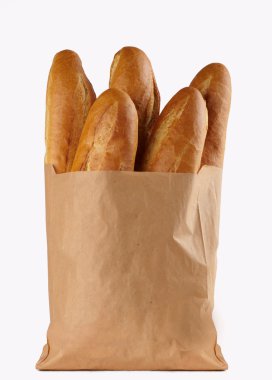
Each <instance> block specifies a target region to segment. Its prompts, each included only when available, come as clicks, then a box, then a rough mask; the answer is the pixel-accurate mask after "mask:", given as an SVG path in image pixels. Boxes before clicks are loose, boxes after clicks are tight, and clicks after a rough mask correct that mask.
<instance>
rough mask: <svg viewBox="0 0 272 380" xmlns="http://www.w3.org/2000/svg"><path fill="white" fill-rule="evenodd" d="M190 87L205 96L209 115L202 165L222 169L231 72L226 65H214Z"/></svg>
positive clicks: (229, 100)
mask: <svg viewBox="0 0 272 380" xmlns="http://www.w3.org/2000/svg"><path fill="white" fill-rule="evenodd" d="M190 86H192V87H195V88H197V89H198V90H199V91H200V92H201V94H202V95H203V97H204V99H205V100H206V103H207V109H208V115H209V125H208V132H207V137H206V142H205V146H204V151H203V155H202V161H201V165H214V166H218V167H222V166H223V161H224V151H225V141H226V130H227V123H228V116H229V110H230V102H231V80H230V75H229V72H228V70H227V69H226V67H225V66H224V65H222V64H220V63H212V64H210V65H208V66H206V67H204V68H203V69H202V70H201V71H200V72H199V73H198V74H197V75H196V77H195V78H194V79H193V81H192V82H191V84H190Z"/></svg>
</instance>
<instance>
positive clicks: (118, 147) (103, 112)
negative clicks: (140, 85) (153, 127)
mask: <svg viewBox="0 0 272 380" xmlns="http://www.w3.org/2000/svg"><path fill="white" fill-rule="evenodd" d="M137 142H138V115H137V111H136V108H135V105H134V103H133V102H132V100H131V99H130V97H129V95H128V94H127V93H125V92H124V91H121V90H117V89H109V90H107V91H105V92H103V93H102V94H101V95H100V96H99V97H98V98H97V100H96V101H95V102H94V104H93V106H92V107H91V109H90V111H89V114H88V117H87V120H86V122H85V125H84V128H83V131H82V135H81V138H80V141H79V145H78V149H77V152H76V155H75V159H74V163H73V166H72V171H80V170H134V164H135V156H136V151H137Z"/></svg>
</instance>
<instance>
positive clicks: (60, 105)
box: [45, 50, 95, 173]
mask: <svg viewBox="0 0 272 380" xmlns="http://www.w3.org/2000/svg"><path fill="white" fill-rule="evenodd" d="M94 100H95V93H94V90H93V87H92V85H91V83H90V82H89V80H88V78H87V77H86V75H85V73H84V70H83V68H82V64H81V60H80V58H79V56H78V55H77V54H76V53H75V52H73V51H70V50H64V51H61V52H59V53H57V54H56V55H55V57H54V60H53V63H52V66H51V70H50V73H49V78H48V84H47V94H46V122H45V124H46V127H45V143H46V155H45V163H47V164H52V165H53V166H54V168H55V171H56V173H64V172H67V171H70V169H71V166H72V163H73V160H74V156H75V153H76V149H77V145H78V142H79V138H80V135H81V132H82V129H83V125H84V123H85V120H86V117H87V115H88V112H89V109H90V106H91V105H92V103H93V102H94Z"/></svg>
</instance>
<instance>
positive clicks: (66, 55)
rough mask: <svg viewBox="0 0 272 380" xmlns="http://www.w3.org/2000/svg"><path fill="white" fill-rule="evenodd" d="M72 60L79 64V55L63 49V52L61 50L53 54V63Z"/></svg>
mask: <svg viewBox="0 0 272 380" xmlns="http://www.w3.org/2000/svg"><path fill="white" fill-rule="evenodd" d="M74 58H76V59H78V60H79V61H80V62H81V59H80V58H79V55H78V54H77V53H76V52H75V51H73V50H69V49H65V50H61V51H59V52H57V53H56V54H55V56H54V61H56V60H68V59H74Z"/></svg>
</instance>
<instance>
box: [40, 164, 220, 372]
mask: <svg viewBox="0 0 272 380" xmlns="http://www.w3.org/2000/svg"><path fill="white" fill-rule="evenodd" d="M221 175H222V170H221V169H219V168H215V167H209V166H204V167H203V168H202V169H201V170H200V172H199V173H198V174H182V173H179V174H177V173H145V172H142V173H140V172H76V173H65V174H56V173H55V172H54V169H53V167H52V166H50V165H46V166H45V179H46V219H47V220H46V221H47V243H48V277H49V301H50V326H49V329H48V333H47V344H46V345H45V346H44V349H43V352H42V355H41V357H40V360H39V361H38V363H37V365H36V367H37V368H38V369H40V370H224V369H226V368H227V364H226V362H225V360H224V358H223V356H222V354H221V350H220V347H219V346H218V345H217V340H216V330H215V326H214V323H213V320H212V310H213V297H214V282H215V272H216V249H217V244H218V224H219V210H220V192H221Z"/></svg>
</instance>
